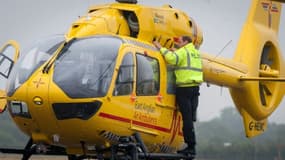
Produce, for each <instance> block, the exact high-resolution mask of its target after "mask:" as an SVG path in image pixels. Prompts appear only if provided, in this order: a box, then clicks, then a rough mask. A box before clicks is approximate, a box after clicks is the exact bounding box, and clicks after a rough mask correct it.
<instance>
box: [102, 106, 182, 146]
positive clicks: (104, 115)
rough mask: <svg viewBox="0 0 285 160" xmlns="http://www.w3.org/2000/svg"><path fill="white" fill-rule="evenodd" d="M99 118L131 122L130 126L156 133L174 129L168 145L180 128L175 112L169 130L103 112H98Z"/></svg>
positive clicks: (179, 133) (168, 131)
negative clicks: (152, 130) (140, 127)
mask: <svg viewBox="0 0 285 160" xmlns="http://www.w3.org/2000/svg"><path fill="white" fill-rule="evenodd" d="M99 116H100V117H103V118H108V119H112V120H117V121H120V122H125V123H131V122H132V124H135V125H138V126H142V127H146V128H151V129H155V130H158V131H161V132H166V133H171V131H172V130H173V128H174V132H173V133H172V137H171V141H170V143H172V142H173V140H174V138H175V135H176V134H177V131H178V130H179V128H180V117H179V118H178V121H177V120H176V119H177V114H176V112H173V117H172V122H171V127H170V128H169V129H168V128H164V127H160V126H156V125H152V124H149V123H144V122H140V121H135V120H131V119H128V118H124V117H119V116H116V115H112V114H108V113H103V112H100V113H99ZM178 135H180V136H183V134H182V132H181V131H179V132H178Z"/></svg>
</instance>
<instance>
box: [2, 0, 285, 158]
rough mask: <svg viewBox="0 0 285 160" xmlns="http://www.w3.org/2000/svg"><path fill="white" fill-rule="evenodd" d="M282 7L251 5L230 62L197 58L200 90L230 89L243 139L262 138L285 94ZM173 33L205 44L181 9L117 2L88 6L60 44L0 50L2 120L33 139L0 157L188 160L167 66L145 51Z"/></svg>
mask: <svg viewBox="0 0 285 160" xmlns="http://www.w3.org/2000/svg"><path fill="white" fill-rule="evenodd" d="M280 2H285V1H269V0H252V5H251V7H250V11H249V15H248V18H247V20H246V22H245V24H244V28H243V31H242V33H241V37H240V42H239V44H238V47H237V50H236V53H235V56H234V58H233V59H226V58H220V57H216V56H211V55H209V54H206V53H202V58H203V72H204V78H205V82H206V83H210V84H215V85H220V86H225V87H228V88H229V89H230V93H231V96H232V98H233V101H234V103H235V106H236V107H237V109H238V111H239V113H240V114H241V116H242V117H243V120H244V128H245V133H246V136H247V137H253V136H256V135H259V134H261V133H263V132H264V131H265V130H266V126H267V118H268V117H269V116H270V114H271V113H272V112H273V111H274V110H275V109H276V108H277V107H278V105H279V103H280V101H281V100H282V99H283V96H284V94H285V91H284V89H283V88H284V87H285V83H284V82H285V63H284V60H283V58H282V54H281V50H280V47H279V41H278V37H277V36H278V30H279V22H280V12H281V4H280ZM180 35H189V36H191V37H192V39H193V43H194V44H195V46H196V47H197V48H199V47H200V45H201V44H202V42H203V35H202V31H201V29H200V28H199V27H198V25H197V24H196V23H195V21H194V20H193V19H192V18H190V17H189V16H188V15H187V14H186V13H184V12H183V11H180V10H177V9H174V8H172V7H171V6H170V5H164V6H162V7H160V8H155V7H148V6H143V5H139V4H137V1H136V0H117V2H115V3H111V4H106V5H97V6H92V7H90V8H89V10H88V13H87V15H85V16H82V17H80V19H78V20H77V21H76V22H74V23H73V24H72V26H71V27H70V30H69V31H68V32H67V33H66V34H65V35H64V36H60V35H58V36H53V37H50V38H47V39H44V40H42V41H40V42H39V43H37V44H35V46H34V47H32V48H31V49H30V50H29V51H28V52H27V53H25V54H24V55H23V56H21V57H20V54H19V46H18V44H17V43H16V42H15V41H9V42H8V43H7V44H6V45H4V47H3V48H2V49H1V50H0V51H1V54H0V55H1V56H0V67H1V68H4V69H1V70H0V71H1V72H0V74H1V76H3V77H5V78H7V79H8V83H7V89H6V91H1V92H0V102H1V105H0V112H3V111H5V110H8V111H9V113H10V115H11V116H12V118H13V120H14V122H15V123H16V124H17V126H18V127H19V128H20V129H21V130H22V131H23V132H24V133H25V134H27V135H28V136H29V137H30V140H29V142H28V143H27V145H26V146H25V148H24V149H23V150H17V149H0V152H7V153H11V152H13V153H21V154H23V158H22V159H23V160H26V159H29V158H30V156H31V155H32V154H36V153H38V152H43V153H44V154H56V155H68V159H70V160H73V159H84V158H88V157H91V158H96V159H193V158H194V157H189V156H187V155H182V154H177V153H176V150H178V149H179V148H181V147H182V146H183V144H184V142H183V133H182V119H181V114H180V112H179V110H178V107H177V106H176V103H175V96H174V93H175V84H174V75H173V67H171V66H169V65H168V64H166V62H165V61H164V59H163V57H162V56H161V54H160V53H159V51H158V50H157V49H156V48H155V47H154V46H153V45H152V41H153V40H158V41H159V42H160V43H161V44H162V45H163V46H164V47H167V48H171V47H173V45H174V40H173V37H177V36H180ZM10 48H15V49H14V51H15V54H14V55H13V56H12V57H11V56H8V55H7V54H8V52H9V51H10ZM14 64H15V65H14Z"/></svg>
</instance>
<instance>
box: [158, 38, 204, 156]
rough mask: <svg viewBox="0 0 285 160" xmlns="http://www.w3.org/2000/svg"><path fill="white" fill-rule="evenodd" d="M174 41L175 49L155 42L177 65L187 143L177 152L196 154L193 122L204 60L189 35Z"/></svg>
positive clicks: (177, 78) (168, 60) (181, 109)
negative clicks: (171, 49)
mask: <svg viewBox="0 0 285 160" xmlns="http://www.w3.org/2000/svg"><path fill="white" fill-rule="evenodd" d="M174 42H175V45H176V46H177V50H175V51H170V50H169V49H167V48H164V47H162V46H161V45H160V43H159V42H158V41H154V42H153V44H154V45H155V46H156V48H158V49H159V50H160V52H161V54H162V55H163V56H164V59H165V60H166V62H167V63H169V64H171V65H174V66H175V70H174V72H175V78H176V101H177V104H178V106H179V109H180V112H181V114H182V119H183V135H184V141H185V143H187V147H186V148H184V149H182V150H179V151H177V152H178V153H183V154H191V155H193V156H195V155H196V150H195V145H196V138H195V131H194V124H193V122H194V121H196V110H197V107H198V98H199V95H200V93H199V85H200V84H201V83H202V82H203V72H202V60H201V56H200V52H199V51H198V50H197V49H196V48H195V46H194V44H193V43H192V39H191V38H190V37H189V36H180V37H178V38H175V39H174Z"/></svg>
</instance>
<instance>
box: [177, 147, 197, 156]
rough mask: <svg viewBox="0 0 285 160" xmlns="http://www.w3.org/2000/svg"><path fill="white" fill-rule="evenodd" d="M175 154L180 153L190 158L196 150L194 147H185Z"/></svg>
mask: <svg viewBox="0 0 285 160" xmlns="http://www.w3.org/2000/svg"><path fill="white" fill-rule="evenodd" d="M177 153H181V154H190V155H192V156H195V155H196V150H195V148H194V147H186V148H184V149H182V150H178V151H177Z"/></svg>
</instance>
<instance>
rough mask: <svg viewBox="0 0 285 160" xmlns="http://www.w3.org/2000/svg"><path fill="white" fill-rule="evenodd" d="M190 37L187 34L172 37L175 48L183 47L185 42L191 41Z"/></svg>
mask: <svg viewBox="0 0 285 160" xmlns="http://www.w3.org/2000/svg"><path fill="white" fill-rule="evenodd" d="M191 42H192V39H191V37H189V36H180V37H174V45H175V48H181V47H184V46H185V45H186V44H188V43H191Z"/></svg>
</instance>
